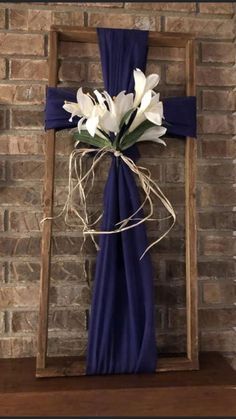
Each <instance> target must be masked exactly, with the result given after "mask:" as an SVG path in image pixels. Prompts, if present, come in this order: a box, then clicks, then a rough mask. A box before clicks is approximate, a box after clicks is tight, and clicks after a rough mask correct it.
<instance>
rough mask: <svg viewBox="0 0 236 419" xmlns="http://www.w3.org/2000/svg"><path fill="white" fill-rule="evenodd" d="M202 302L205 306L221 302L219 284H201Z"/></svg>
mask: <svg viewBox="0 0 236 419" xmlns="http://www.w3.org/2000/svg"><path fill="white" fill-rule="evenodd" d="M203 301H204V303H206V304H217V303H218V304H219V303H221V302H222V296H221V289H220V283H219V282H215V281H214V282H207V283H204V284H203Z"/></svg>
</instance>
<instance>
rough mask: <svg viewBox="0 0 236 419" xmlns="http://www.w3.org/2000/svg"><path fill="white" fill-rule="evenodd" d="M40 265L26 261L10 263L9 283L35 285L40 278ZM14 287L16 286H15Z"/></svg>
mask: <svg viewBox="0 0 236 419" xmlns="http://www.w3.org/2000/svg"><path fill="white" fill-rule="evenodd" d="M40 269H41V266H40V263H39V262H38V263H37V262H31V261H29V260H27V261H22V262H21V261H20V259H19V261H18V260H17V261H15V262H11V263H10V267H9V282H10V283H12V282H15V283H17V282H18V283H27V282H32V283H34V284H35V283H36V282H37V281H39V277H40ZM14 286H17V284H15V285H14Z"/></svg>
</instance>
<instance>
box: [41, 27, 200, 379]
mask: <svg viewBox="0 0 236 419" xmlns="http://www.w3.org/2000/svg"><path fill="white" fill-rule="evenodd" d="M62 40H63V41H70V42H72V41H73V42H89V43H97V42H98V39H97V33H96V29H94V28H79V27H68V26H53V27H52V31H51V35H50V65H49V68H50V72H49V86H53V87H55V86H56V85H57V70H58V53H57V48H58V42H59V41H62ZM148 44H149V45H150V46H163V47H184V48H185V50H186V89H187V95H194V94H195V59H194V41H193V36H192V35H191V34H190V35H189V34H173V33H158V32H149V38H148ZM45 152H46V166H45V167H46V174H45V185H44V186H45V193H44V207H45V216H51V214H52V209H53V200H52V197H53V184H54V154H55V132H54V131H53V130H52V131H50V132H49V133H48V135H47V138H46V151H45ZM185 179H186V182H185V201H186V215H185V218H186V305H187V356H182V357H179V356H173V357H169V356H168V357H166V358H161V359H160V362H158V365H157V369H156V371H157V372H166V371H181V370H186V371H187V370H194V369H197V368H198V323H197V275H196V273H197V271H196V209H195V205H196V204H195V183H196V140H195V139H192V138H187V139H186V149H185ZM51 224H52V222H51V220H49V221H47V222H46V223H44V229H43V237H42V270H41V291H40V320H39V340H38V355H37V365H36V376H37V377H47V376H49V377H59V376H73V375H84V374H85V360H84V359H77V360H73V362H69V363H68V364H67V365H63V364H62V365H59V364H58V365H55V364H54V365H49V364H48V362H46V354H47V334H48V330H47V329H48V300H49V282H50V243H51Z"/></svg>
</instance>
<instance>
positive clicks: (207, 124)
mask: <svg viewBox="0 0 236 419" xmlns="http://www.w3.org/2000/svg"><path fill="white" fill-rule="evenodd" d="M198 133H199V134H203V133H204V134H233V133H234V126H233V118H232V115H222V114H217V113H214V114H211V115H210V114H209V115H199V117H198Z"/></svg>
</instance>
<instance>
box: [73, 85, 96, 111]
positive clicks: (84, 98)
mask: <svg viewBox="0 0 236 419" xmlns="http://www.w3.org/2000/svg"><path fill="white" fill-rule="evenodd" d="M77 102H78V104H79V107H80V109H81V116H85V117H86V118H89V117H90V116H91V114H92V112H93V108H94V106H95V105H94V102H93V100H92V99H91V98H90V96H89V95H86V94H85V93H83V89H82V87H81V88H80V89H79V90H78V92H77Z"/></svg>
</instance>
